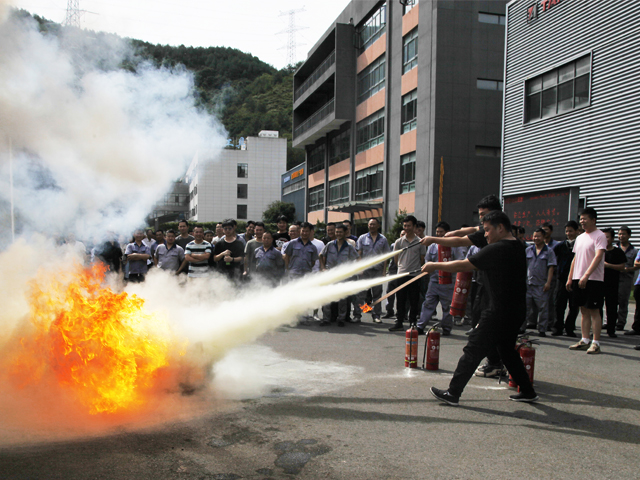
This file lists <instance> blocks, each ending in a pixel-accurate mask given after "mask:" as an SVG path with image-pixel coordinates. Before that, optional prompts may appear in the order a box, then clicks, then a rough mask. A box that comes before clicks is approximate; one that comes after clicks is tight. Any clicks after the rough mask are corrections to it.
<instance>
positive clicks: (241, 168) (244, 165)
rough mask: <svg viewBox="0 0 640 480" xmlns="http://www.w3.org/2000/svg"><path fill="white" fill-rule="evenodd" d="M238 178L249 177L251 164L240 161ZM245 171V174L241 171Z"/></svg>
mask: <svg viewBox="0 0 640 480" xmlns="http://www.w3.org/2000/svg"><path fill="white" fill-rule="evenodd" d="M237 165H238V166H237V175H238V176H237V178H249V164H248V163H238V164H237ZM241 172H243V173H244V174H243V175H240V173H241Z"/></svg>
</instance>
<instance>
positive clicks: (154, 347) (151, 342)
mask: <svg viewBox="0 0 640 480" xmlns="http://www.w3.org/2000/svg"><path fill="white" fill-rule="evenodd" d="M105 271H106V267H104V266H102V265H95V266H93V267H92V268H82V267H80V266H77V267H76V269H75V270H74V271H73V272H72V274H71V275H70V276H68V275H66V274H61V273H60V272H57V273H56V274H55V275H56V277H54V273H53V272H51V273H41V274H39V275H38V279H37V280H33V281H32V282H31V285H30V287H31V291H30V294H29V297H30V307H31V323H32V325H33V327H35V332H34V333H33V334H32V335H30V336H26V337H23V338H22V339H21V341H20V342H21V344H22V351H21V352H20V354H19V355H18V357H17V358H16V359H15V361H14V362H13V365H12V368H11V372H10V373H11V375H12V376H13V377H14V378H17V379H20V380H21V381H23V382H22V383H23V384H26V383H35V382H38V381H39V380H40V379H42V377H43V376H44V375H46V374H47V373H50V374H52V375H53V376H54V377H55V378H56V379H57V382H58V383H59V384H60V385H61V386H63V387H65V388H67V389H70V390H71V391H73V393H74V394H75V396H76V397H77V398H78V400H79V401H80V402H81V403H82V404H83V405H85V406H86V407H88V409H89V413H91V414H98V413H115V412H117V411H121V410H124V409H131V408H134V407H136V406H140V405H142V404H144V397H145V392H147V391H149V389H150V388H151V387H153V385H154V383H155V382H156V380H158V377H159V376H160V375H162V368H163V367H166V366H167V365H168V364H169V360H168V359H169V349H170V341H169V340H168V338H169V336H168V335H167V332H168V330H167V329H166V328H165V327H166V325H163V323H162V322H161V321H160V320H159V319H158V318H156V317H155V316H153V315H149V314H146V313H144V311H143V309H142V307H143V305H144V300H143V299H141V298H139V297H137V296H136V295H129V294H127V293H126V292H123V293H114V292H113V291H112V290H111V289H110V288H108V287H104V286H102V281H103V280H104V275H105ZM163 329H164V330H165V331H164V332H163V331H162V330H163Z"/></svg>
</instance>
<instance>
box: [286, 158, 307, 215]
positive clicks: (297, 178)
mask: <svg viewBox="0 0 640 480" xmlns="http://www.w3.org/2000/svg"><path fill="white" fill-rule="evenodd" d="M306 185H307V175H306V166H305V164H304V163H301V164H300V165H298V166H297V167H294V168H292V169H291V170H289V171H288V172H286V173H283V174H282V201H283V202H287V203H293V205H294V206H295V207H296V214H295V217H294V220H296V221H299V222H303V221H304V220H305V218H306V216H305V214H306V210H305V200H306V195H305V187H306Z"/></svg>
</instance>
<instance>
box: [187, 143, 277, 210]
mask: <svg viewBox="0 0 640 480" xmlns="http://www.w3.org/2000/svg"><path fill="white" fill-rule="evenodd" d="M278 137H279V135H278V132H272V131H262V132H260V133H259V136H258V137H248V138H247V140H246V143H245V142H243V141H241V142H240V143H241V148H240V149H237V148H225V149H224V150H222V152H221V153H220V155H218V156H217V157H216V158H215V159H213V160H212V159H201V158H199V156H198V155H196V156H195V157H194V159H193V161H192V162H191V165H190V166H189V170H188V171H187V175H186V181H187V183H188V184H189V199H190V200H189V212H188V213H189V215H188V216H189V220H193V221H197V222H219V221H222V220H223V219H225V218H235V219H237V220H249V219H251V220H260V219H261V218H262V212H264V210H265V209H266V208H267V206H268V205H269V204H270V203H272V202H274V201H276V200H280V196H281V186H280V183H281V178H280V177H281V174H282V173H284V172H285V170H286V165H287V140H286V139H285V138H278Z"/></svg>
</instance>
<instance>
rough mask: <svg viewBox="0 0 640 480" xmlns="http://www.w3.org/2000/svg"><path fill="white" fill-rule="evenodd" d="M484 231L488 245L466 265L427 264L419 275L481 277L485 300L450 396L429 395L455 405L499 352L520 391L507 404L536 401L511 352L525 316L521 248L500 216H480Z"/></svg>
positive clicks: (435, 391) (524, 271) (506, 219)
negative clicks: (479, 368)
mask: <svg viewBox="0 0 640 480" xmlns="http://www.w3.org/2000/svg"><path fill="white" fill-rule="evenodd" d="M482 223H483V227H484V230H485V236H486V238H487V242H488V245H487V246H486V247H485V248H483V249H482V250H480V251H479V252H478V253H476V254H475V255H472V256H471V257H469V258H468V259H465V260H457V261H453V262H433V263H431V262H429V263H425V265H424V267H422V271H423V272H434V271H435V270H444V271H446V272H451V273H457V272H469V271H473V270H480V271H482V272H483V273H484V282H485V284H484V287H485V295H484V297H483V305H482V310H481V313H480V321H479V322H478V326H477V327H476V328H475V329H474V330H473V332H471V334H470V335H469V342H468V343H467V345H466V346H465V347H464V353H463V355H462V357H461V358H460V361H459V362H458V366H457V367H456V370H455V372H454V373H453V378H452V379H451V383H450V384H449V389H448V390H440V389H438V388H435V387H432V388H431V394H432V395H433V396H434V397H436V398H437V399H438V400H441V401H442V402H445V403H448V404H449V405H458V400H459V399H460V395H462V391H463V390H464V387H465V386H466V385H467V383H468V382H469V380H470V379H471V377H472V376H473V373H474V371H475V370H476V367H477V366H478V365H479V364H480V362H481V361H482V359H483V358H484V357H485V356H486V355H487V354H488V353H490V352H492V351H494V350H495V349H497V351H498V354H499V355H500V358H501V359H502V362H503V363H504V365H505V366H506V367H507V369H508V370H509V373H511V376H512V377H513V379H514V381H515V382H516V383H517V384H518V385H519V386H520V393H518V394H515V395H511V396H510V397H509V398H510V399H511V400H514V401H516V402H535V401H536V400H538V396H537V395H536V392H535V390H534V389H533V385H531V381H530V380H529V375H528V374H527V371H526V369H525V368H524V364H523V363H522V359H521V358H520V355H518V352H517V351H516V350H515V344H516V340H517V338H518V330H519V329H520V325H522V323H523V322H524V320H525V316H526V293H527V285H526V281H527V262H526V256H525V249H524V246H523V245H522V243H521V242H519V241H518V240H517V239H516V238H514V237H513V235H512V234H511V221H510V220H509V217H507V215H505V214H504V213H503V212H498V211H494V212H491V213H488V214H487V215H485V216H484V218H483V220H482Z"/></svg>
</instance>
